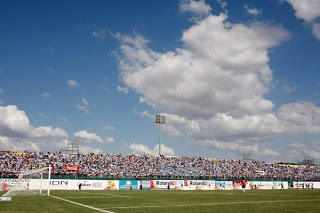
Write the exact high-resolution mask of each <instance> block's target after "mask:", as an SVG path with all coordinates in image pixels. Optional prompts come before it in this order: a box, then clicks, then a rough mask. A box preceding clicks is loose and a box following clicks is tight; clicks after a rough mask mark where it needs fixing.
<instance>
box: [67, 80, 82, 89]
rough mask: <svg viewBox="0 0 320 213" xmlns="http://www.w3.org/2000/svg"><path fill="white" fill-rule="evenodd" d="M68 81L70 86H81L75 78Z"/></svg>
mask: <svg viewBox="0 0 320 213" xmlns="http://www.w3.org/2000/svg"><path fill="white" fill-rule="evenodd" d="M67 83H68V85H69V87H70V88H78V87H80V85H79V84H78V82H76V81H75V80H69V81H68V82H67Z"/></svg>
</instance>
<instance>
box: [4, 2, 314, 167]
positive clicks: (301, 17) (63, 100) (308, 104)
mask: <svg viewBox="0 0 320 213" xmlns="http://www.w3.org/2000/svg"><path fill="white" fill-rule="evenodd" d="M0 29H1V31H0V150H16V151H23V150H25V149H27V150H32V151H33V150H35V151H59V150H62V149H65V148H66V144H67V142H68V139H74V140H77V141H78V143H79V144H80V147H81V151H82V152H111V153H147V154H157V153H158V127H157V126H156V125H155V124H154V116H155V115H156V114H163V115H165V116H166V124H165V125H162V126H161V136H162V154H165V155H178V156H181V155H188V156H204V157H216V158H235V159H241V158H242V154H243V153H250V154H251V156H252V157H253V158H255V159H258V160H264V161H268V162H280V161H286V162H289V161H290V162H297V161H301V160H303V159H315V161H316V162H318V163H319V162H320V101H319V100H320V60H319V56H320V2H319V1H318V0H266V1H253V0H238V1H223V0H207V1H204V0H200V1H193V0H178V1H173V0H155V1H147V0H139V1H129V0H117V1H28V2H26V1H0Z"/></svg>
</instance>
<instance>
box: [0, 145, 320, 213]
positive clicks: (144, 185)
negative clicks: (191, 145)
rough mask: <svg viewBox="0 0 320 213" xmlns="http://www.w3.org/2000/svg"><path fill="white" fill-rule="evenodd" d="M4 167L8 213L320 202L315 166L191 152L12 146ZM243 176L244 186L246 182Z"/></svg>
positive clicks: (296, 207) (0, 157) (0, 164)
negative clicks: (38, 149) (82, 150)
mask: <svg viewBox="0 0 320 213" xmlns="http://www.w3.org/2000/svg"><path fill="white" fill-rule="evenodd" d="M0 168H1V176H0V177H1V178H0V184H1V188H0V191H2V192H0V193H1V195H3V196H2V199H4V198H10V200H11V201H10V202H5V201H3V202H2V203H1V204H2V205H1V211H2V212H65V211H69V212H149V211H154V212H193V211H195V212H211V211H219V212H237V211H239V212H270V210H271V209H274V211H276V212H301V211H303V210H306V209H307V212H317V211H318V209H319V197H320V190H319V189H320V182H319V180H320V167H319V166H317V165H286V164H274V163H265V162H261V161H247V160H231V159H215V158H204V157H187V156H185V157H172V156H170V157H167V156H162V155H137V154H107V153H105V154H103V153H99V154H94V153H90V154H84V153H61V152H28V151H25V152H22V153H18V152H12V151H6V152H1V153H0ZM243 178H245V180H246V184H245V190H243V189H242V188H241V180H242V179H243ZM35 203H36V204H37V205H34V204H35ZM70 209H72V210H70ZM271 211H272V210H271Z"/></svg>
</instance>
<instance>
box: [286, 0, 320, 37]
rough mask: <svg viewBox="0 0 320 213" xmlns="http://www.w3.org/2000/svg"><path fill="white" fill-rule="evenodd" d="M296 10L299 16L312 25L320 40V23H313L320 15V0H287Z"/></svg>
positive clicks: (313, 32)
mask: <svg viewBox="0 0 320 213" xmlns="http://www.w3.org/2000/svg"><path fill="white" fill-rule="evenodd" d="M286 1H287V2H288V3H290V4H291V5H292V7H293V9H294V10H295V11H296V13H295V15H296V17H297V18H301V19H303V20H304V21H306V22H307V23H309V24H311V25H312V26H311V27H312V34H313V35H314V36H315V37H316V38H317V39H319V40H320V24H319V23H313V22H314V21H315V20H316V19H317V18H319V17H320V1H319V0H303V1H302V0H286Z"/></svg>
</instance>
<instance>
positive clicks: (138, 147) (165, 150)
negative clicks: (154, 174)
mask: <svg viewBox="0 0 320 213" xmlns="http://www.w3.org/2000/svg"><path fill="white" fill-rule="evenodd" d="M129 148H130V150H131V151H132V153H133V154H149V155H158V154H159V144H158V145H156V146H154V147H153V149H152V150H150V149H149V148H148V147H147V146H145V145H143V144H136V143H133V144H130V145H129ZM161 155H166V156H174V150H173V149H172V148H170V147H167V146H165V145H163V144H161Z"/></svg>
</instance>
